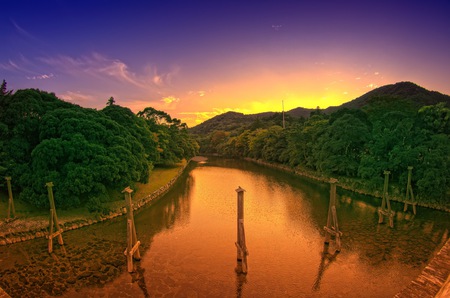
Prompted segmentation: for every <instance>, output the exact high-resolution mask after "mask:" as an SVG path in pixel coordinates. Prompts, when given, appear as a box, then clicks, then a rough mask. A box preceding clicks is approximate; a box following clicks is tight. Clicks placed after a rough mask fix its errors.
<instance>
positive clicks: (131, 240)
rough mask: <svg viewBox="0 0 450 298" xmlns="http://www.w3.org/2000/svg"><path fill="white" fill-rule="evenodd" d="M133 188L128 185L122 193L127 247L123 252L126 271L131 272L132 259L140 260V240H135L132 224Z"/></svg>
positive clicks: (132, 269) (134, 228)
mask: <svg viewBox="0 0 450 298" xmlns="http://www.w3.org/2000/svg"><path fill="white" fill-rule="evenodd" d="M132 192H133V190H132V189H131V188H130V187H127V188H125V189H124V190H123V191H122V193H125V201H126V203H127V205H126V208H127V248H126V249H125V251H124V254H125V255H126V256H127V266H128V272H133V271H134V267H133V259H135V260H137V261H138V260H140V259H141V254H140V253H139V245H141V242H140V241H138V240H137V236H136V226H135V225H134V216H133V203H132V201H131V193H132Z"/></svg>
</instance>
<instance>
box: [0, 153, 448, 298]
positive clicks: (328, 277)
mask: <svg viewBox="0 0 450 298" xmlns="http://www.w3.org/2000/svg"><path fill="white" fill-rule="evenodd" d="M223 166H226V168H225V167H223ZM240 168H243V169H244V170H241V169H240ZM238 186H241V187H242V188H243V189H245V190H246V191H245V193H244V210H245V211H244V218H245V232H246V240H247V247H248V250H249V257H248V265H249V270H248V274H247V276H240V275H236V273H235V271H234V269H235V267H236V247H235V246H234V242H235V241H236V216H237V215H236V208H237V206H236V204H237V194H236V191H235V189H236V188H237V187H238ZM341 192H342V191H340V190H339V189H338V196H337V213H338V220H339V227H340V230H341V231H342V232H343V237H342V245H343V247H342V251H341V252H340V253H339V254H335V247H334V243H333V242H331V243H330V245H329V247H324V243H323V241H324V231H323V226H324V225H325V224H326V217H327V211H328V200H329V186H328V185H326V184H315V183H312V182H310V181H307V180H304V179H301V178H299V177H295V176H292V175H288V174H284V173H280V172H276V171H274V170H269V169H265V168H262V167H258V166H255V165H252V164H249V163H245V162H242V161H237V162H233V161H230V160H220V159H219V160H218V163H217V164H215V163H214V160H213V161H212V162H206V163H204V164H200V165H197V167H195V168H194V169H193V170H192V171H191V172H189V173H186V174H185V175H183V177H182V179H181V180H180V181H179V182H177V183H176V185H175V187H174V189H173V191H171V192H169V193H168V194H167V195H166V196H165V197H164V198H163V199H162V200H160V201H158V202H157V203H155V204H154V205H153V206H152V207H146V208H144V209H142V210H140V211H139V212H137V213H136V214H135V221H136V229H137V234H138V240H140V241H141V242H142V243H143V245H142V250H141V254H142V260H141V261H140V262H137V263H136V266H137V272H136V273H133V274H132V275H130V274H128V273H126V269H125V266H124V265H125V264H124V258H122V257H123V249H124V248H125V246H126V245H125V230H126V229H125V227H126V225H125V224H124V223H125V220H124V219H123V218H122V219H117V220H114V221H112V222H108V223H102V224H98V225H94V226H92V227H88V228H85V229H80V230H78V231H72V232H67V235H65V242H66V246H65V249H66V250H67V255H69V256H70V255H73V254H74V251H76V252H77V254H79V255H82V256H84V255H94V256H92V258H94V259H95V254H98V257H99V258H102V259H104V260H108V259H111V258H117V259H118V261H119V268H122V272H123V273H122V274H120V275H117V277H116V278H115V279H114V280H113V281H112V282H108V283H106V284H105V285H104V286H102V287H101V288H98V285H83V284H78V283H77V284H76V285H77V287H79V290H74V289H73V288H69V291H68V292H66V294H65V295H66V296H68V297H77V295H78V296H79V295H85V296H93V297H94V296H96V295H97V294H102V293H103V294H104V293H107V294H109V295H111V296H120V295H122V294H123V295H125V293H126V295H134V296H135V297H145V296H146V295H149V296H155V295H156V296H157V295H163V294H165V293H171V294H174V295H178V296H195V295H198V296H200V297H202V296H208V297H235V296H238V297H255V296H258V297H281V296H282V297H304V296H306V297H335V296H345V297H360V295H361V293H364V294H365V296H366V297H380V296H383V297H384V296H392V295H394V294H395V293H397V292H398V291H399V290H401V289H402V288H403V287H404V286H406V285H407V284H408V283H409V282H410V281H411V280H412V279H413V278H415V277H416V276H417V275H418V274H419V273H420V271H421V269H422V268H423V267H424V266H425V265H426V262H427V261H428V260H429V258H430V257H431V256H432V255H433V253H435V252H436V249H437V248H439V247H440V246H442V244H443V243H444V241H445V240H446V239H447V238H448V228H449V223H448V214H445V213H442V212H436V211H433V210H425V209H422V208H419V209H418V214H417V215H416V216H411V214H410V213H403V212H397V213H396V217H395V222H394V225H395V226H394V229H391V228H389V225H386V224H382V225H378V224H377V220H378V216H377V213H376V208H377V207H378V204H379V203H380V202H379V201H377V200H376V199H373V198H368V197H361V196H357V195H354V194H352V193H349V192H342V193H341ZM393 209H394V210H400V211H401V210H403V209H402V206H401V205H400V204H396V203H393ZM32 242H33V241H31V242H29V244H25V243H24V244H18V245H17V246H16V247H19V248H20V249H19V250H15V251H14V252H12V251H10V252H9V253H8V255H9V256H10V257H13V258H14V255H16V257H17V256H21V255H25V254H26V255H27V256H28V258H37V257H39V256H40V254H42V253H44V254H45V241H44V240H42V239H41V240H37V241H35V243H39V245H43V246H44V247H43V249H42V250H38V251H37V249H36V248H33V247H31V246H30V243H32ZM93 243H94V245H93ZM95 243H103V245H104V247H106V248H109V249H103V251H102V252H101V253H99V252H97V251H96V250H95V249H98V247H96V245H95ZM35 245H36V244H35ZM102 247H103V246H102ZM2 249H3V248H0V259H1V258H2V256H4V255H5V251H4V250H3V251H2ZM19 251H23V253H18V252H19ZM120 251H122V256H120V255H117V254H118V252H120ZM60 253H61V250H58V249H56V253H55V255H58V254H60ZM47 255H48V254H47ZM120 260H122V263H120ZM63 261H64V257H63V256H61V257H60V260H59V262H63ZM87 261H89V258H87ZM2 262H3V264H5V262H4V261H2V260H0V263H2ZM17 262H19V261H17ZM20 262H22V263H26V262H27V261H26V260H21V261H20ZM51 262H53V261H51ZM70 262H71V266H75V265H74V263H73V262H74V261H73V259H71V260H70ZM80 262H82V261H80ZM76 266H78V265H76ZM120 266H122V267H120ZM0 270H2V269H0ZM3 270H4V269H3ZM87 286H88V287H87Z"/></svg>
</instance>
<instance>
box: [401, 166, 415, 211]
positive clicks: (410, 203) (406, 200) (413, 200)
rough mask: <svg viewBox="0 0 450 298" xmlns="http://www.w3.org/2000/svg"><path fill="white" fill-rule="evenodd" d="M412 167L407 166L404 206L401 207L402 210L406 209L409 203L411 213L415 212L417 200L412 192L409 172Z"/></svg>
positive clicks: (410, 172)
mask: <svg viewBox="0 0 450 298" xmlns="http://www.w3.org/2000/svg"><path fill="white" fill-rule="evenodd" d="M412 169H413V167H408V184H407V185H406V195H405V206H404V207H403V212H406V210H408V205H411V206H412V208H413V213H414V214H416V205H417V202H416V200H415V199H414V193H413V190H412V186H411V174H412ZM410 195H411V200H409V196H410Z"/></svg>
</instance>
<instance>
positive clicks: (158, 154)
mask: <svg viewBox="0 0 450 298" xmlns="http://www.w3.org/2000/svg"><path fill="white" fill-rule="evenodd" d="M0 136H1V139H0V155H1V158H0V176H2V177H5V176H11V177H12V181H13V186H14V187H15V188H16V190H17V192H18V193H20V199H22V200H23V201H26V202H28V203H31V204H32V205H34V206H36V207H47V206H48V204H49V203H48V197H47V189H46V187H45V184H46V182H49V181H52V182H53V183H54V185H55V187H54V192H55V200H56V203H57V205H58V206H59V207H62V208H71V207H78V206H86V205H88V206H91V207H92V206H97V205H98V204H99V203H100V202H104V201H107V200H110V198H111V196H110V194H111V192H112V191H116V192H117V191H120V190H122V189H123V188H124V187H126V186H128V185H132V186H133V185H134V183H136V182H142V183H146V182H147V181H148V177H149V174H150V172H151V170H152V169H153V167H154V166H158V165H169V164H173V163H177V162H180V161H181V160H182V159H189V158H190V157H192V156H195V155H196V154H197V152H198V149H199V147H198V144H197V142H196V141H195V140H194V139H193V138H192V137H191V136H190V134H188V131H187V126H186V125H185V124H184V123H181V121H180V120H178V119H175V118H171V117H170V116H169V115H168V114H166V113H165V112H162V111H158V110H155V109H153V108H151V107H148V108H145V109H144V110H143V111H141V112H139V113H137V114H134V113H133V112H132V111H131V110H130V109H128V108H126V107H121V106H119V105H116V103H115V100H114V98H112V97H111V98H110V99H109V100H105V108H103V109H102V110H95V109H87V108H82V107H80V106H78V105H74V104H71V103H68V102H65V101H63V100H60V99H58V98H57V97H56V96H55V95H54V94H53V93H48V92H44V91H40V90H36V89H26V90H18V91H16V92H12V91H8V90H7V85H6V82H5V81H3V83H2V85H1V89H0Z"/></svg>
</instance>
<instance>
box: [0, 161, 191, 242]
mask: <svg viewBox="0 0 450 298" xmlns="http://www.w3.org/2000/svg"><path fill="white" fill-rule="evenodd" d="M186 164H187V162H186V161H183V162H181V163H179V164H176V165H174V166H170V167H159V168H155V169H153V171H152V172H151V174H150V177H149V182H148V183H147V184H143V183H137V184H136V186H135V189H134V192H133V193H132V198H133V202H134V203H135V205H137V204H139V206H142V205H144V203H147V202H148V201H149V200H151V199H154V198H155V197H156V196H159V195H160V194H162V193H163V190H166V189H167V185H169V184H170V183H172V182H173V180H174V179H175V178H176V177H177V176H178V175H179V173H180V171H181V170H182V169H183V168H184V167H185V166H186ZM150 195H152V197H151V198H150V199H146V198H148V197H149V196H150ZM13 196H14V197H15V199H14V205H15V210H16V219H14V220H12V221H9V222H7V221H6V220H5V219H6V217H7V213H8V195H7V193H6V192H2V193H1V194H0V243H2V244H7V243H10V242H11V241H12V242H18V241H24V240H27V239H32V238H35V237H42V236H44V235H45V232H46V230H47V229H48V224H49V211H48V210H42V209H36V207H34V206H32V205H30V204H27V203H26V202H23V201H20V200H18V199H16V197H18V194H15V193H13ZM113 198H114V200H112V201H110V202H106V203H102V207H103V209H104V210H107V211H108V213H109V214H110V215H106V214H100V213H97V212H94V213H92V212H89V211H88V208H87V207H82V208H76V209H69V210H62V209H58V206H56V209H57V214H58V220H59V223H60V225H61V226H63V228H64V229H69V230H70V229H75V228H77V227H80V226H85V225H88V224H92V223H94V222H98V221H102V220H105V219H108V218H112V217H116V216H119V215H121V213H122V211H123V209H124V207H125V200H124V196H123V195H121V194H120V193H118V192H116V194H115V195H114V196H113ZM144 201H145V202H144ZM30 234H31V235H30ZM9 238H14V240H10V239H9Z"/></svg>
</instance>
